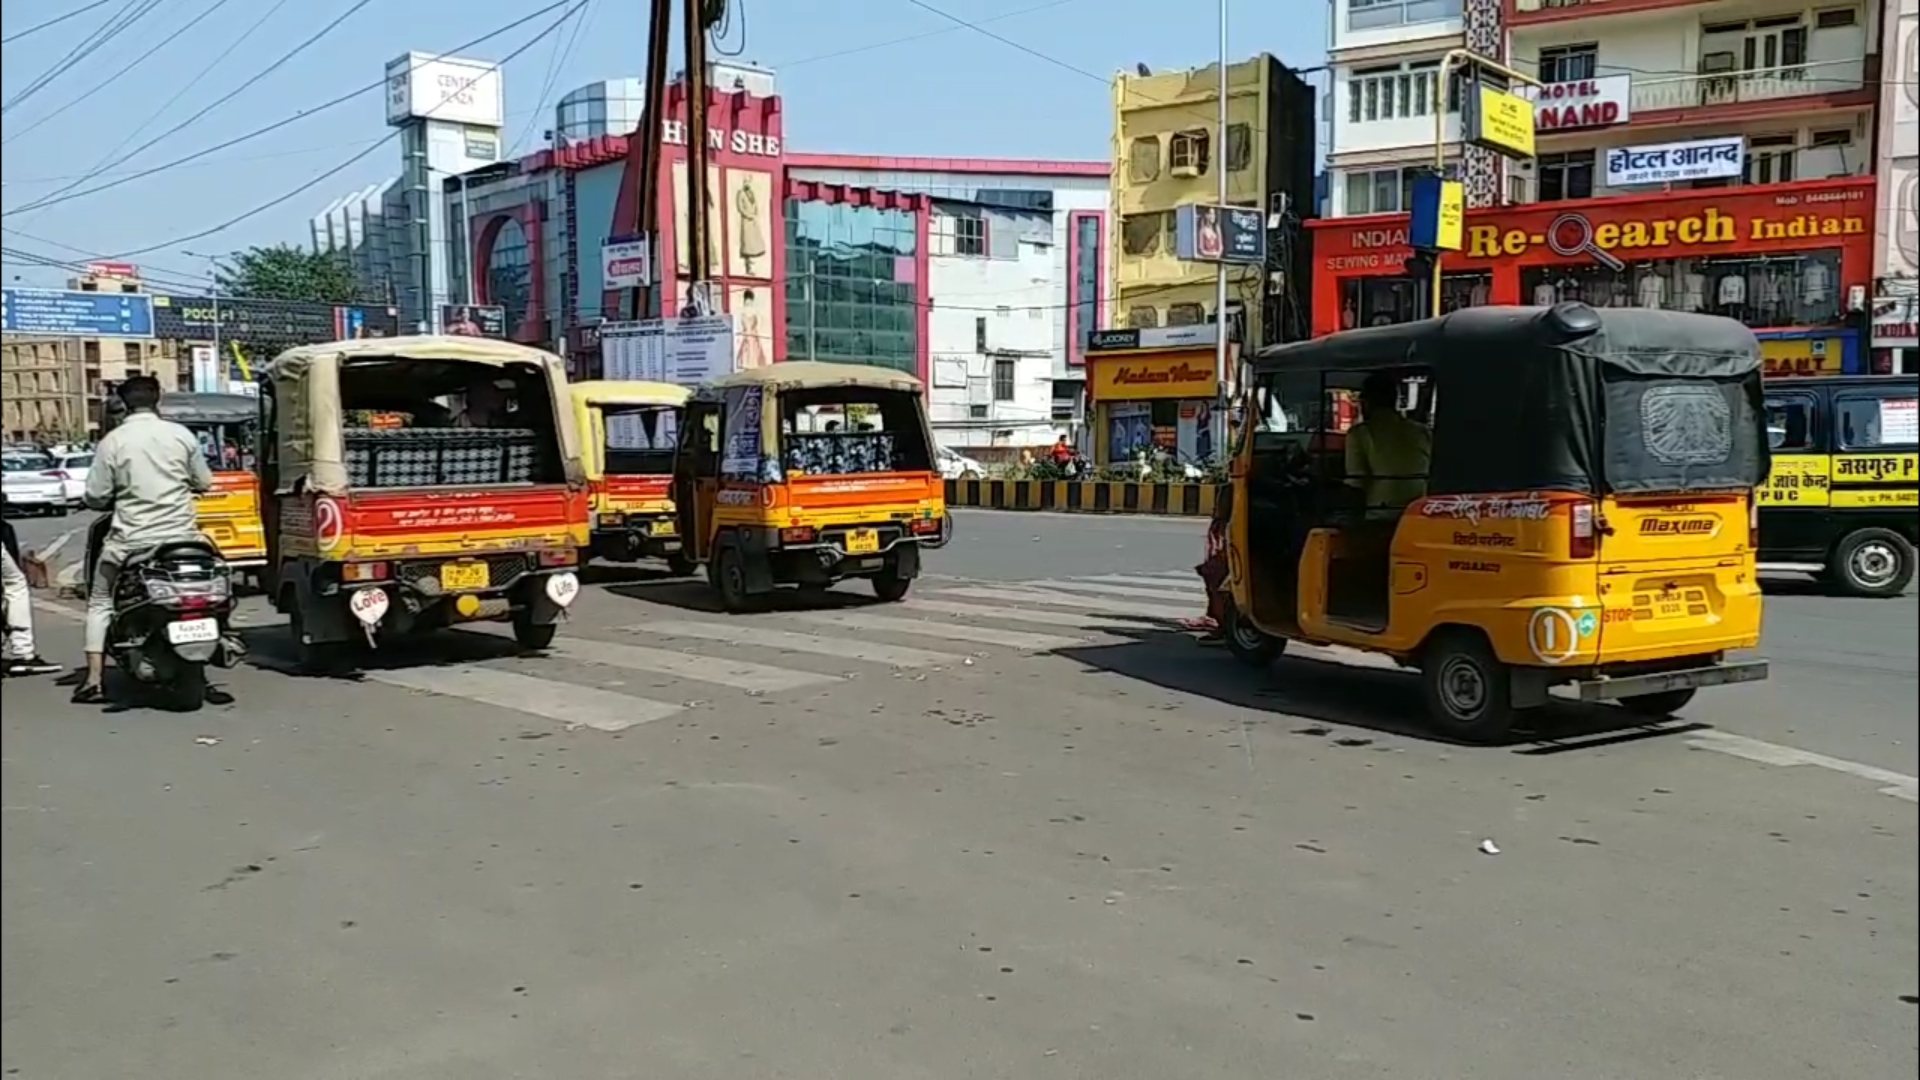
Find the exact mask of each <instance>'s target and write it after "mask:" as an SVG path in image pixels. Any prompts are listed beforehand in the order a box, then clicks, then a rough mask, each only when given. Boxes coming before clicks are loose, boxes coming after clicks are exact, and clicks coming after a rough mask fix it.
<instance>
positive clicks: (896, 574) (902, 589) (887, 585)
mask: <svg viewBox="0 0 1920 1080" xmlns="http://www.w3.org/2000/svg"><path fill="white" fill-rule="evenodd" d="M870 580H871V581H872V582H873V595H875V596H877V597H879V598H880V602H881V603H883V604H897V603H899V602H900V601H902V600H905V599H906V598H907V590H908V589H910V588H912V587H913V579H912V578H910V577H901V576H900V567H899V564H898V563H896V562H894V561H893V560H891V559H889V560H888V561H887V565H886V566H884V567H882V568H881V570H880V572H879V573H877V574H875V575H873V577H872V578H871V579H870Z"/></svg>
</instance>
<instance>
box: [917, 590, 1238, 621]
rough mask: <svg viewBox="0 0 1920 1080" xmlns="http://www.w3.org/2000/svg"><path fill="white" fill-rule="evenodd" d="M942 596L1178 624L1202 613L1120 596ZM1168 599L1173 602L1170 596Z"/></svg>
mask: <svg viewBox="0 0 1920 1080" xmlns="http://www.w3.org/2000/svg"><path fill="white" fill-rule="evenodd" d="M938 595H940V596H965V597H970V598H972V599H975V600H999V601H1001V602H1003V603H1012V604H1046V605H1048V606H1051V607H1066V608H1087V609H1090V610H1093V611H1098V612H1101V613H1102V614H1106V615H1130V616H1132V617H1134V618H1136V619H1157V620H1167V621H1173V622H1178V621H1179V620H1181V619H1191V618H1195V617H1197V616H1199V615H1200V614H1201V610H1200V605H1199V604H1195V605H1193V606H1191V607H1170V606H1163V605H1160V604H1144V603H1140V602H1139V601H1135V600H1128V599H1126V598H1125V597H1118V596H1086V595H1081V596H1072V595H1069V594H1067V593H1063V592H1047V591H1043V590H1040V589H1025V588H1019V589H1012V588H1009V589H990V588H984V587H979V586H969V587H967V588H964V589H941V590H940V592H939V594H938ZM1168 599H1172V598H1171V597H1169V598H1168Z"/></svg>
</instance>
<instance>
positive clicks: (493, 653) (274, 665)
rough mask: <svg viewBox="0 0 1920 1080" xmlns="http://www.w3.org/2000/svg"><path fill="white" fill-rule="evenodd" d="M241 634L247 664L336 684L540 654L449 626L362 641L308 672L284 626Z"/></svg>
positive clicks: (507, 640)
mask: <svg viewBox="0 0 1920 1080" xmlns="http://www.w3.org/2000/svg"><path fill="white" fill-rule="evenodd" d="M239 633H240V640H241V641H243V642H244V643H245V644H246V646H247V656H246V659H245V660H244V661H243V663H245V664H246V665H247V666H248V667H252V668H257V669H259V670H261V671H270V672H273V673H274V674H276V675H291V676H293V677H295V678H308V679H328V680H333V681H338V682H358V681H360V680H362V679H363V678H364V677H365V675H364V673H365V672H368V671H400V670H405V669H408V668H422V667H455V666H459V665H462V664H473V663H479V662H481V661H484V660H504V659H507V658H510V657H516V656H537V655H539V653H538V651H537V650H531V649H524V648H521V647H520V645H518V644H517V643H515V642H514V641H513V640H512V639H511V638H505V637H501V636H499V635H496V634H488V633H474V632H472V631H470V630H462V629H459V628H447V629H443V630H434V631H430V632H427V633H422V634H418V635H412V636H406V637H395V638H388V639H384V640H382V641H381V642H380V645H379V647H378V648H370V647H368V646H366V645H365V644H358V643H356V644H354V645H349V646H346V647H343V648H342V649H341V650H340V657H339V663H337V664H336V665H334V666H333V667H332V668H331V669H329V670H326V671H308V670H306V669H304V668H302V667H301V666H300V665H299V663H298V661H297V659H296V653H295V650H294V646H293V638H292V637H291V636H290V635H291V633H292V632H291V630H289V628H288V627H287V626H286V625H285V624H281V625H278V626H255V627H248V628H245V629H242V630H241V631H239Z"/></svg>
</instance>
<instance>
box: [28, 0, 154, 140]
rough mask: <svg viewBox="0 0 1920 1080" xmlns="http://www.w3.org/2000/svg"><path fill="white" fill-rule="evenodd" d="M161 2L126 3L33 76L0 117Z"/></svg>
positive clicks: (139, 0)
mask: <svg viewBox="0 0 1920 1080" xmlns="http://www.w3.org/2000/svg"><path fill="white" fill-rule="evenodd" d="M162 2H163V0H127V2H126V3H125V4H123V5H122V6H121V8H120V10H119V11H116V12H114V13H113V14H112V15H110V16H108V17H107V21H106V22H105V23H104V24H102V25H101V26H100V27H99V28H98V29H96V30H94V31H93V33H91V34H88V35H87V36H86V37H84V38H82V39H81V40H80V44H78V45H75V46H74V47H73V48H71V49H68V50H67V54H66V55H65V56H63V57H61V58H60V59H58V60H55V61H54V62H53V65H52V66H51V67H49V68H47V70H45V71H43V72H41V73H40V74H39V75H36V76H34V78H33V81H31V82H29V83H28V84H27V85H26V86H25V87H22V88H21V90H20V92H19V93H17V94H15V95H13V96H12V97H10V98H8V99H7V100H6V103H5V104H0V116H4V115H6V114H7V113H10V112H12V111H13V110H14V108H15V107H16V106H19V105H22V104H24V103H26V102H27V101H28V100H30V99H31V98H32V97H33V95H35V94H37V93H39V92H40V91H42V90H45V89H46V88H47V87H48V86H50V85H52V84H53V82H54V80H56V79H58V78H59V77H60V76H62V75H65V74H66V73H67V72H69V71H72V70H73V69H74V67H75V65H77V64H79V63H80V61H82V60H85V59H86V58H87V57H89V56H92V55H93V54H94V53H95V52H98V51H99V49H100V46H102V45H105V44H106V43H107V42H109V41H112V40H113V39H114V38H116V37H119V36H120V35H121V34H122V33H125V32H126V30H127V28H128V27H131V26H132V25H133V24H134V23H137V22H139V21H140V20H141V19H142V18H145V17H146V15H147V13H149V12H151V11H152V10H153V9H154V8H156V7H159V6H160V4H161V3H162Z"/></svg>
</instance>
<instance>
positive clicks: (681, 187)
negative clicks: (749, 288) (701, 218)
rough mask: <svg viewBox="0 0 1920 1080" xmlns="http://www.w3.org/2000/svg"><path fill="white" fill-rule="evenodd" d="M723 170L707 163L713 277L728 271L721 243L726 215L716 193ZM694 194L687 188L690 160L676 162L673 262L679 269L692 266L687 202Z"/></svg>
mask: <svg viewBox="0 0 1920 1080" xmlns="http://www.w3.org/2000/svg"><path fill="white" fill-rule="evenodd" d="M720 190H721V187H720V170H719V168H718V167H716V166H712V165H709V166H708V167H707V262H708V265H709V266H710V267H711V271H712V274H713V276H714V277H719V276H720V275H721V274H723V273H725V272H726V265H727V264H726V263H725V262H724V261H723V260H722V254H723V252H724V251H725V248H724V247H723V246H722V245H721V243H720V239H721V230H722V229H723V228H724V227H725V225H726V221H725V215H724V214H722V213H721V212H720V204H719V202H718V201H717V193H718V192H720ZM690 198H691V195H690V193H689V192H688V190H687V163H686V162H684V161H676V162H674V163H673V263H674V266H676V267H677V268H678V269H679V271H680V273H682V274H686V273H688V272H690V271H691V270H692V268H693V267H692V264H691V263H690V262H689V261H688V259H687V254H688V249H687V230H688V224H687V203H688V201H689V200H690Z"/></svg>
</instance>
